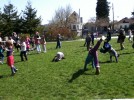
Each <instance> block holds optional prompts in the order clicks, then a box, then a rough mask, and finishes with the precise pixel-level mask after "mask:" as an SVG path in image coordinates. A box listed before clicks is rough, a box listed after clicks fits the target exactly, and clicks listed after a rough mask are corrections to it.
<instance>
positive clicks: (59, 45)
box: [56, 34, 61, 49]
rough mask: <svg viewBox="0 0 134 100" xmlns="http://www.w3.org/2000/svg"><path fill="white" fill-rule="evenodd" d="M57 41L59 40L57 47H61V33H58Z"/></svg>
mask: <svg viewBox="0 0 134 100" xmlns="http://www.w3.org/2000/svg"><path fill="white" fill-rule="evenodd" d="M56 41H57V45H56V49H57V48H61V35H60V34H58V35H57V39H56Z"/></svg>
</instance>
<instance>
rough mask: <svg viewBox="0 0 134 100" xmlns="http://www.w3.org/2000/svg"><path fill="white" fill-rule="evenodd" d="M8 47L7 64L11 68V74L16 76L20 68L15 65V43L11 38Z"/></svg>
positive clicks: (7, 43) (7, 42)
mask: <svg viewBox="0 0 134 100" xmlns="http://www.w3.org/2000/svg"><path fill="white" fill-rule="evenodd" d="M6 46H7V48H6V49H5V50H6V51H7V64H8V66H9V67H10V68H11V75H12V76H14V75H15V73H16V72H17V70H18V69H16V68H15V66H14V56H13V44H12V41H11V40H8V41H6Z"/></svg>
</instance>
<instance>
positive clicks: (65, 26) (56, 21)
mask: <svg viewBox="0 0 134 100" xmlns="http://www.w3.org/2000/svg"><path fill="white" fill-rule="evenodd" d="M71 13H72V8H71V6H70V5H67V6H66V8H63V7H60V8H58V9H57V10H56V11H55V15H54V17H53V18H52V20H51V21H49V26H51V28H50V29H53V30H54V31H55V32H54V34H58V33H60V34H63V35H64V36H65V35H67V34H68V32H70V31H69V28H70V19H69V17H70V15H71ZM65 30H66V31H65Z"/></svg>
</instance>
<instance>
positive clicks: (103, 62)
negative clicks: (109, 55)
mask: <svg viewBox="0 0 134 100" xmlns="http://www.w3.org/2000/svg"><path fill="white" fill-rule="evenodd" d="M99 63H101V64H103V63H111V61H99Z"/></svg>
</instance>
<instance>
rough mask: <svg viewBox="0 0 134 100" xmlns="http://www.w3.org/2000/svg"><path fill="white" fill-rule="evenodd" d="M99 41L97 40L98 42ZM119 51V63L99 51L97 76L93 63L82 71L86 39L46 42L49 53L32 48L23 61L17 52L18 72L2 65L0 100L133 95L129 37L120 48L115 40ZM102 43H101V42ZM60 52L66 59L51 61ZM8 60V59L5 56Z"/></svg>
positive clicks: (133, 54)
mask: <svg viewBox="0 0 134 100" xmlns="http://www.w3.org/2000/svg"><path fill="white" fill-rule="evenodd" d="M95 42H96V41H95ZM110 43H111V44H112V46H113V48H115V50H117V52H118V53H119V54H120V57H119V62H118V63H116V62H112V63H110V62H109V54H108V53H106V54H102V53H100V52H98V53H99V60H100V66H101V73H100V75H95V69H92V67H91V64H90V65H89V66H88V68H89V70H88V71H86V72H84V71H83V70H82V68H83V65H84V60H85V58H86V56H87V54H88V52H87V51H86V47H83V44H84V41H73V42H62V48H61V49H55V46H56V43H47V53H40V54H37V53H36V52H35V51H32V52H31V54H29V55H28V61H24V62H21V61H20V56H19V53H18V52H17V51H15V52H14V55H15V56H14V57H15V66H16V67H17V68H18V72H17V73H16V75H15V76H10V74H11V71H10V68H9V67H8V66H7V64H6V63H4V64H3V65H0V75H2V76H3V77H2V78H0V100H65V99H68V100H87V99H113V98H117V99H118V98H123V99H125V98H134V49H132V47H131V45H132V44H131V43H129V42H128V39H126V40H125V49H124V50H120V47H119V44H117V43H116V39H113V40H112V41H111V42H110ZM101 46H102V45H101ZM57 51H62V52H64V54H65V58H66V59H64V60H62V61H60V62H51V60H52V59H53V57H54V55H55V54H56V52H57ZM113 60H114V61H115V59H113ZM5 62H6V58H5Z"/></svg>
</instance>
